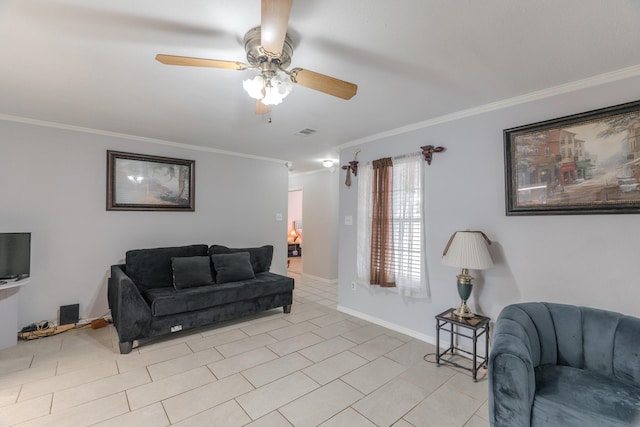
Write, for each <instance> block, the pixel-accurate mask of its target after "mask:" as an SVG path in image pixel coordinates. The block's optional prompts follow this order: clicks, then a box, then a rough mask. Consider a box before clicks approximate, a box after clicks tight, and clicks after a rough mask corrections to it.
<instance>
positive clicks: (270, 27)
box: [260, 0, 293, 56]
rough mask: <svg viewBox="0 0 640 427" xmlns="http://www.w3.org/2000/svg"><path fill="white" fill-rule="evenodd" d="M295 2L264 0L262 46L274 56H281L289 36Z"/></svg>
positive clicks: (261, 28) (290, 0)
mask: <svg viewBox="0 0 640 427" xmlns="http://www.w3.org/2000/svg"><path fill="white" fill-rule="evenodd" d="M292 5H293V0H262V20H261V23H260V38H261V40H260V44H261V45H262V47H263V48H264V50H266V51H267V53H270V54H272V55H274V56H278V55H280V53H281V52H282V46H283V45H284V39H285V36H286V35H287V26H288V25H289V15H290V14H291V6H292Z"/></svg>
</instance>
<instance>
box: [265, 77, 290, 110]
mask: <svg viewBox="0 0 640 427" xmlns="http://www.w3.org/2000/svg"><path fill="white" fill-rule="evenodd" d="M292 88H293V84H292V83H291V81H289V79H287V78H283V77H282V76H280V75H279V74H277V73H275V74H274V75H273V76H272V77H271V78H270V79H264V98H262V100H261V102H262V103H263V104H264V105H278V104H280V103H281V102H282V100H283V99H284V98H286V97H287V95H289V94H290V93H291V89H292Z"/></svg>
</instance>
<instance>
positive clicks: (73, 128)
mask: <svg viewBox="0 0 640 427" xmlns="http://www.w3.org/2000/svg"><path fill="white" fill-rule="evenodd" d="M0 120H3V121H7V122H16V123H23V124H28V125H34V126H42V127H49V128H55V129H62V130H68V131H72V132H82V133H89V134H93V135H100V136H108V137H111V138H118V139H126V140H129V141H138V142H147V143H150V144H158V145H166V146H169V147H175V148H182V149H186V150H194V151H204V152H207V153H215V154H223V155H226V156H234V157H244V158H247V159H253V160H263V161H267V162H274V163H282V164H286V163H287V160H281V159H274V158H270V157H262V156H254V155H252V154H244V153H237V152H235V151H227V150H220V149H217V148H212V147H203V146H200V145H193V144H185V143H184V142H175V141H167V140H163V139H156V138H147V137H144V136H137V135H129V134H125V133H118V132H111V131H107V130H101V129H93V128H86V127H82V126H74V125H68V124H65V123H58V122H49V121H46V120H38V119H32V118H29V117H20V116H12V115H9V114H2V113H0Z"/></svg>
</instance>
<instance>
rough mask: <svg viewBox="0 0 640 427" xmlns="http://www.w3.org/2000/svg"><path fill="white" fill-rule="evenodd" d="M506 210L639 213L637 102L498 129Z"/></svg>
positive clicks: (523, 212)
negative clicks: (503, 162) (502, 159)
mask: <svg viewBox="0 0 640 427" xmlns="http://www.w3.org/2000/svg"><path fill="white" fill-rule="evenodd" d="M504 148H505V149H504V155H505V181H506V214H507V216H511V215H580V214H627V213H640V101H635V102H629V103H626V104H620V105H615V106H612V107H607V108H602V109H599V110H593V111H588V112H585V113H581V114H575V115H572V116H566V117H561V118H557V119H553V120H548V121H544V122H540V123H534V124H530V125H525V126H519V127H515V128H511V129H505V130H504Z"/></svg>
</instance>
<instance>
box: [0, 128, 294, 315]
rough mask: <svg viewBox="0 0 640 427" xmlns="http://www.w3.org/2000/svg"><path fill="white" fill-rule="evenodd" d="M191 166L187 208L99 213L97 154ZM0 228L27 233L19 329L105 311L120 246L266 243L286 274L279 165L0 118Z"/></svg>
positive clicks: (283, 173)
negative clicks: (63, 314)
mask: <svg viewBox="0 0 640 427" xmlns="http://www.w3.org/2000/svg"><path fill="white" fill-rule="evenodd" d="M108 149H110V150H119V151H127V152H133V153H142V154H150V155H160V156H168V157H176V158H183V159H193V160H195V161H196V166H195V171H196V199H195V203H196V210H195V212H119V211H106V193H105V192H106V150H108ZM0 201H1V203H2V205H1V207H0V231H4V232H9V231H30V232H32V256H31V283H30V284H29V285H28V286H25V287H23V288H22V289H21V291H20V293H19V301H20V305H19V323H18V325H19V326H20V327H22V326H24V325H26V324H29V323H32V322H37V321H40V320H43V319H49V320H57V318H58V308H59V306H61V305H67V304H75V303H79V304H80V316H81V317H86V318H90V317H96V316H101V315H103V314H105V313H107V311H108V306H107V297H106V288H107V278H108V275H109V267H110V265H111V264H114V263H119V262H122V261H123V260H124V255H125V252H126V251H127V250H129V249H136V248H148V247H157V246H172V245H186V244H193V243H205V244H214V243H216V244H223V245H228V246H257V245H263V244H273V245H274V246H275V248H274V249H275V250H274V259H273V264H272V269H271V270H272V271H274V272H276V273H284V274H286V255H287V254H286V240H285V239H284V237H283V236H285V233H286V232H287V225H286V220H285V221H276V214H278V213H279V214H281V215H282V216H283V217H284V218H286V216H285V215H286V213H287V169H286V167H285V165H284V164H281V163H276V162H272V161H265V160H255V159H248V158H242V157H236V156H229V155H222V154H216V153H211V152H204V151H196V150H189V149H183V148H177V147H173V146H168V145H159V144H153V143H147V142H138V141H133V140H125V139H120V138H115V137H111V136H102V135H96V134H90V133H83V132H76V131H71V130H62V129H56V128H49V127H41V126H35V125H30V124H22V123H15V122H9V121H1V120H0Z"/></svg>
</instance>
